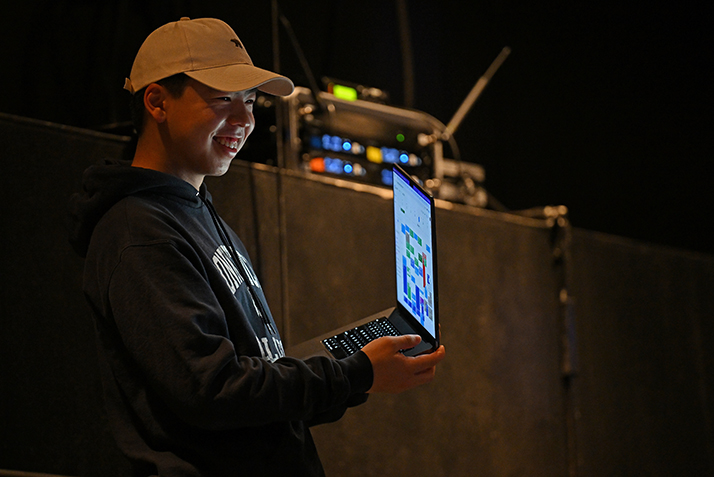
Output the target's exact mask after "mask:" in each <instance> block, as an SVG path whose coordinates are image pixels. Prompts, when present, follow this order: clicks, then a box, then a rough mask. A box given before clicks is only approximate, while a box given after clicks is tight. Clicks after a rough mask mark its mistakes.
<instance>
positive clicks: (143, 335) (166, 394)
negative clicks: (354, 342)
mask: <svg viewBox="0 0 714 477" xmlns="http://www.w3.org/2000/svg"><path fill="white" fill-rule="evenodd" d="M83 188H84V190H83V192H82V193H80V194H76V195H75V196H73V197H72V199H71V200H70V204H69V211H70V214H69V216H70V220H71V230H72V232H71V238H70V241H71V243H72V245H73V246H74V248H75V250H76V251H77V253H79V254H80V255H81V256H85V257H86V260H85V271H84V293H85V296H86V298H87V302H88V303H89V307H90V309H91V311H92V314H93V316H94V319H95V323H96V329H97V337H98V347H99V356H100V363H99V365H100V374H101V377H102V381H103V385H104V391H105V398H106V408H107V415H108V418H109V422H110V424H111V427H112V432H113V433H114V436H115V438H116V440H117V443H118V444H119V447H120V449H121V450H122V451H123V452H124V453H125V454H126V455H127V457H128V458H129V459H130V460H131V462H132V463H133V465H134V468H135V469H136V473H137V475H167V476H179V475H181V476H184V475H186V476H188V475H196V476H198V475H203V476H209V475H216V476H218V475H221V476H223V475H226V476H227V475H251V476H259V475H266V476H267V475H270V476H275V475H322V474H323V470H322V465H321V464H320V460H319V458H318V456H317V452H316V449H315V446H314V444H313V441H312V438H311V436H310V432H309V430H308V426H309V425H312V424H313V423H319V422H328V421H332V420H335V419H338V418H339V417H341V416H342V415H343V414H344V412H345V410H346V408H347V407H349V406H351V405H355V404H359V403H361V402H364V400H365V399H366V395H365V394H364V393H365V392H366V391H367V390H368V389H369V388H370V387H371V385H372V368H371V364H370V362H369V359H368V358H367V356H366V355H365V354H364V353H362V352H360V353H357V354H356V355H353V356H352V357H350V358H346V359H344V360H339V361H337V360H332V359H328V358H310V359H308V360H297V359H292V358H288V357H285V356H284V351H283V346H282V342H281V340H280V336H279V334H278V332H277V329H276V326H275V323H274V322H273V318H272V316H271V315H270V310H269V307H268V305H267V303H266V301H265V295H264V294H263V290H262V287H261V285H260V282H259V281H258V278H257V277H256V275H255V273H254V271H253V267H252V265H251V263H250V261H249V259H248V254H247V253H246V250H245V247H244V246H243V244H242V243H241V241H240V240H239V238H238V237H237V236H236V235H235V233H234V232H233V231H232V230H231V229H230V228H229V227H228V226H227V225H226V224H225V223H224V222H223V221H222V219H220V217H219V216H218V214H217V213H216V211H215V209H214V208H213V206H212V205H211V197H210V195H209V194H208V192H207V190H206V187H205V185H203V186H202V187H201V190H200V191H199V192H197V191H196V190H195V189H194V188H193V187H192V186H191V185H190V184H188V183H187V182H184V181H182V180H180V179H178V178H176V177H173V176H171V175H167V174H164V173H161V172H157V171H152V170H146V169H140V168H135V167H130V166H128V165H127V164H118V163H105V164H101V165H97V166H93V167H91V168H89V169H88V170H87V171H86V172H85V175H84V179H83Z"/></svg>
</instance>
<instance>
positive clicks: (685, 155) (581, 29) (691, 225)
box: [0, 0, 714, 251]
mask: <svg viewBox="0 0 714 477" xmlns="http://www.w3.org/2000/svg"><path fill="white" fill-rule="evenodd" d="M280 3H281V7H282V10H283V12H284V13H285V15H286V17H287V18H288V19H289V20H290V22H291V23H292V26H293V29H294V31H295V34H296V36H297V38H298V40H299V42H300V44H301V46H302V49H303V50H304V51H305V55H306V57H307V60H308V62H309V64H310V66H311V69H312V71H313V73H314V75H315V77H316V78H317V79H318V81H319V79H320V78H321V77H323V76H330V77H333V78H338V79H342V80H346V81H353V82H358V83H362V84H366V85H369V86H376V87H379V88H383V89H384V90H386V91H388V92H389V93H390V95H391V98H392V102H393V104H395V105H408V106H412V107H414V108H417V109H420V110H422V111H425V112H427V113H429V114H431V115H433V116H435V117H436V118H438V119H440V120H441V121H442V122H444V123H447V122H448V121H449V120H450V119H451V117H452V115H453V114H454V112H455V111H456V110H457V108H458V107H459V105H460V104H461V102H462V100H463V99H464V98H465V96H466V95H467V93H468V92H469V90H470V89H471V87H472V86H473V84H474V83H475V81H476V80H477V79H478V78H479V76H480V75H482V74H483V73H484V71H485V70H486V68H487V67H488V65H489V64H490V63H491V61H492V60H493V59H494V58H495V57H496V55H497V54H498V52H499V51H500V50H501V48H503V47H504V46H510V47H511V48H512V51H513V52H512V53H511V55H510V57H509V58H508V60H507V61H506V63H505V64H504V65H503V66H502V68H501V69H500V70H499V71H498V73H497V74H496V76H495V77H494V79H493V81H492V82H491V83H490V85H489V86H488V87H487V89H486V91H485V92H484V93H483V95H482V96H481V98H480V99H479V101H478V102H477V104H476V106H475V107H474V109H473V110H472V111H471V113H470V114H469V115H468V116H467V118H466V120H465V121H464V122H463V124H462V125H461V127H460V129H459V130H458V131H457V133H456V139H457V141H458V144H459V147H460V150H461V157H462V159H464V160H467V161H471V162H475V163H479V164H482V165H483V166H484V167H485V170H486V186H487V188H488V190H489V191H490V192H491V193H492V194H493V195H494V196H495V197H496V198H497V199H498V200H500V201H501V202H503V203H504V204H505V205H506V206H507V207H509V208H511V209H524V208H528V207H532V206H539V205H551V204H564V205H566V206H568V207H569V209H570V213H571V219H572V221H573V223H574V224H575V225H576V226H579V227H583V228H586V229H590V230H596V231H603V232H609V233H613V234H616V235H621V236H626V237H632V238H637V239H640V240H644V241H647V242H654V243H657V244H665V245H672V246H675V247H680V248H687V249H692V250H701V251H712V250H714V248H713V247H714V246H712V243H711V242H712V241H711V240H710V239H709V237H710V235H709V234H708V233H707V230H708V228H707V226H708V225H709V224H708V222H711V220H710V219H709V218H708V211H709V210H710V209H711V207H712V205H714V199H712V194H711V193H710V192H709V181H710V179H711V172H710V170H709V168H707V166H706V164H707V163H708V162H709V160H710V159H711V157H714V154H713V152H714V151H712V139H711V137H712V120H711V110H712V106H714V99H713V97H712V92H711V88H710V85H711V83H712V79H713V78H712V71H714V68H712V66H714V65H712V62H713V59H712V55H711V49H712V46H713V45H712V35H711V34H710V33H709V32H708V26H707V25H708V23H709V22H710V19H711V16H710V9H711V7H710V6H709V5H706V4H705V3H704V2H673V1H670V2H665V1H661V0H656V1H654V2H634V1H632V0H629V1H624V2H622V1H616V0H607V1H605V2H576V3H563V2H556V1H552V0H551V1H542V2H525V1H520V2H517V1H498V2H488V1H476V2H464V1H461V0H443V1H439V2H433V1H427V0H396V1H394V2H389V1H387V2H384V1H377V0H365V1H360V2H350V1H345V0H334V1H327V0H318V1H304V0H293V1H283V2H280ZM400 7H405V8H403V9H401V10H400ZM400 11H401V12H406V13H405V14H404V13H403V14H400V13H399V12H400ZM180 16H191V17H201V16H215V17H219V18H222V19H224V20H226V21H227V22H228V23H230V24H231V25H232V26H233V27H234V28H235V30H236V31H237V32H238V34H239V35H240V36H241V38H242V39H243V40H244V43H245V44H246V46H247V47H248V50H249V51H250V52H251V55H252V57H253V60H254V61H255V62H256V63H257V64H259V65H261V66H265V67H271V66H279V67H280V70H281V71H282V72H283V73H284V74H286V75H288V76H290V77H292V78H293V79H294V80H295V82H296V84H299V85H305V86H306V85H307V84H308V79H307V76H306V75H305V73H304V71H303V70H302V69H301V67H300V65H299V62H298V61H297V59H296V58H295V57H296V55H295V52H294V49H293V47H292V45H291V44H290V42H289V41H288V39H287V36H286V35H285V31H284V29H281V33H280V42H279V47H280V53H279V55H278V57H279V59H280V63H279V65H274V57H273V44H272V40H271V36H272V33H271V2H270V1H268V0H260V1H252V2H242V1H241V2H235V1H232V2H229V1H225V0H214V1H210V0H208V1H200V2H199V1H191V0H177V1H173V2H172V1H157V0H148V1H141V2H140V1H138V0H133V1H132V0H109V1H105V2H92V1H89V0H84V1H82V0H76V1H52V2H51V1H46V0H34V1H33V0H28V1H25V2H19V3H17V4H16V5H14V8H13V9H12V10H11V13H6V14H4V15H3V16H2V19H0V41H1V42H2V45H3V48H2V49H0V62H1V64H2V65H3V72H2V78H1V79H0V81H1V82H2V91H3V94H2V96H1V97H0V111H2V112H6V113H11V114H17V115H20V116H26V117H31V118H38V119H44V120H50V121H54V122H57V123H60V124H68V125H73V126H80V127H88V128H98V127H106V126H107V125H110V124H116V123H122V122H125V121H126V120H127V118H128V113H127V110H126V100H127V98H126V93H125V92H124V91H123V90H122V89H121V86H122V85H123V78H124V77H125V76H127V75H128V72H129V70H130V68H131V63H132V61H133V57H134V54H135V52H136V51H137V50H138V48H139V46H140V44H141V42H142V41H143V39H144V38H145V37H146V35H147V34H148V33H150V32H151V31H152V30H153V29H155V28H156V27H158V26H160V25H161V24H163V23H165V22H168V21H174V20H176V19H178V18H179V17H180ZM400 20H406V21H407V24H408V29H407V30H400V26H399V25H400ZM404 31H407V33H408V37H409V39H410V41H406V42H405V36H404V35H403V34H402V33H403V32H404ZM405 45H408V48H405V47H404V46H405ZM405 52H406V53H408V54H405ZM409 57H411V58H412V59H413V68H412V70H411V73H407V72H405V68H404V67H403V65H404V59H405V58H409ZM407 71H408V70H407ZM405 80H409V81H405ZM410 85H413V94H410V93H409V92H410V91H412V90H411V89H410ZM405 92H406V93H405ZM3 160H5V161H7V160H12V158H5V157H4V158H3Z"/></svg>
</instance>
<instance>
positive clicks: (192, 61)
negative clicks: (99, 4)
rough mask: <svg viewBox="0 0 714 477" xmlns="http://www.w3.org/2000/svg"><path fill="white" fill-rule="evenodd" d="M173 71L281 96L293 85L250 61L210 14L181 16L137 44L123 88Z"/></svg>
mask: <svg viewBox="0 0 714 477" xmlns="http://www.w3.org/2000/svg"><path fill="white" fill-rule="evenodd" d="M178 73H185V74H186V75H188V76H189V77H191V78H193V79H195V80H197V81H199V82H201V83H203V84H205V85H207V86H210V87H211V88H214V89H217V90H221V91H230V92H233V91H245V90H248V89H253V88H257V89H258V90H260V91H263V92H264V93H269V94H274V95H277V96H285V95H288V94H290V93H292V91H293V89H294V85H293V82H292V81H290V80H289V79H288V78H286V77H285V76H281V75H279V74H277V73H273V72H271V71H268V70H264V69H261V68H257V67H255V66H253V62H252V61H251V59H250V56H248V52H247V51H246V49H245V47H244V46H243V43H242V42H241V41H240V39H239V38H238V35H236V33H235V32H234V31H233V29H232V28H231V27H230V26H228V25H227V24H226V23H225V22H223V21H221V20H217V19H215V18H198V19H195V20H191V19H189V18H188V17H183V18H181V19H180V20H179V21H177V22H172V23H167V24H166V25H164V26H162V27H159V28H157V29H156V30H154V32H152V33H151V34H150V35H149V36H148V37H147V38H146V40H145V41H144V43H143V44H142V45H141V48H139V52H138V53H137V54H136V58H135V59H134V65H133V66H132V68H131V74H130V76H129V78H127V79H126V82H125V84H124V89H126V90H128V91H129V92H130V93H132V94H134V93H136V92H137V91H139V90H141V89H142V88H144V87H145V86H148V85H149V84H150V83H154V82H156V81H159V80H162V79H164V78H168V77H169V76H173V75H175V74H178Z"/></svg>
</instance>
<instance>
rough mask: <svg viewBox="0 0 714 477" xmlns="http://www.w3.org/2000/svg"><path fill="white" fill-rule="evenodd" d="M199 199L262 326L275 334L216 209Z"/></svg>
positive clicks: (203, 199) (202, 198) (199, 195)
mask: <svg viewBox="0 0 714 477" xmlns="http://www.w3.org/2000/svg"><path fill="white" fill-rule="evenodd" d="M196 195H197V196H198V198H199V199H201V202H203V204H204V205H205V206H206V208H207V209H208V212H209V214H210V215H211V219H213V224H214V225H215V227H216V230H217V231H218V236H219V237H220V239H221V241H222V242H223V244H224V245H225V246H226V248H228V253H230V255H231V258H232V259H233V262H234V263H235V265H236V268H237V269H238V273H240V274H241V276H242V277H243V281H245V283H246V286H247V287H248V291H249V292H250V295H251V298H252V299H253V303H254V304H255V307H256V310H257V312H258V315H259V316H260V318H261V320H262V321H263V325H265V327H266V328H268V330H269V331H270V333H271V334H275V333H276V331H275V328H274V327H273V324H272V322H271V321H270V319H269V318H268V316H269V315H268V313H267V312H266V310H265V308H264V307H263V302H262V301H261V300H260V297H258V294H257V293H256V291H255V289H254V288H253V284H252V283H251V281H250V280H248V273H247V272H246V270H245V268H244V266H243V262H242V261H241V260H240V258H239V257H238V252H237V251H236V249H235V247H234V246H233V241H232V240H231V238H230V236H229V235H228V231H227V230H226V228H225V227H224V226H223V224H222V223H221V219H220V217H219V216H218V212H216V209H215V208H214V207H213V204H211V203H210V202H209V201H208V200H206V199H205V198H204V197H203V196H202V195H201V194H200V193H199V194H196Z"/></svg>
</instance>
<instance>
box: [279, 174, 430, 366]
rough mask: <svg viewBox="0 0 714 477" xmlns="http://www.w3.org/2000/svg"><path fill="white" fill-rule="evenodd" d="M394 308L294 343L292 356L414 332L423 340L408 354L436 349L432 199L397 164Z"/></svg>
mask: <svg viewBox="0 0 714 477" xmlns="http://www.w3.org/2000/svg"><path fill="white" fill-rule="evenodd" d="M392 188H393V191H394V251H395V262H394V264H395V266H396V268H395V271H396V279H397V297H396V298H397V299H396V306H395V307H394V308H391V309H388V310H386V311H384V312H381V313H377V314H376V315H373V316H371V317H368V318H366V319H363V320H360V321H359V322H356V323H353V324H351V325H348V326H346V327H343V328H341V329H338V330H334V331H333V332H330V333H328V334H326V335H323V336H321V337H318V338H316V339H315V340H311V341H309V342H306V343H303V344H301V345H298V346H296V347H295V348H294V349H293V350H290V354H292V355H294V356H301V357H306V356H308V355H315V354H322V355H326V356H331V357H334V358H338V359H340V358H344V357H347V356H349V355H351V354H354V353H356V352H357V351H359V350H360V349H361V348H362V347H364V346H365V345H366V344H367V343H369V342H370V341H372V340H374V339H377V338H379V337H381V336H386V335H390V336H398V335H404V334H418V335H420V336H421V338H422V341H421V343H419V344H418V345H417V346H416V347H414V348H411V349H409V350H403V351H402V352H403V353H404V354H405V355H408V356H416V355H419V354H422V353H428V352H432V351H435V350H436V349H437V348H438V347H439V300H438V288H437V267H436V224H435V220H434V215H435V206H434V197H433V196H432V195H431V194H430V193H429V192H427V191H426V190H425V189H424V188H423V187H422V186H421V185H420V184H419V183H418V182H417V181H415V180H414V179H413V178H412V177H411V176H410V175H409V174H407V173H406V172H405V171H404V170H403V169H402V168H401V167H399V166H398V165H394V168H393V171H392Z"/></svg>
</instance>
